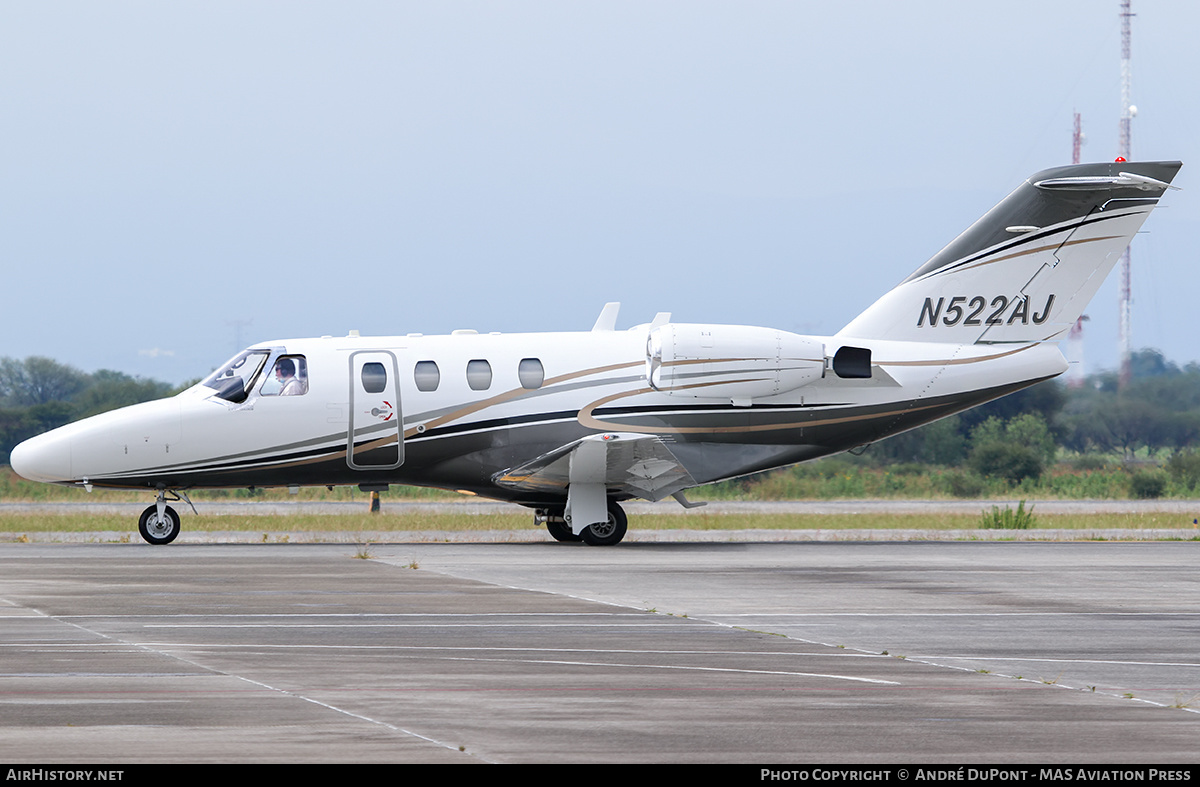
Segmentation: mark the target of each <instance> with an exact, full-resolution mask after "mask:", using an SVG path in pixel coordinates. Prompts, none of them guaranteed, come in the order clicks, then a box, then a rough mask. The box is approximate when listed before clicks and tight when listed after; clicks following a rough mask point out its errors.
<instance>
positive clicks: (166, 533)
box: [138, 505, 179, 544]
mask: <svg viewBox="0 0 1200 787" xmlns="http://www.w3.org/2000/svg"><path fill="white" fill-rule="evenodd" d="M138 532H139V533H141V534H142V538H144V539H145V540H146V541H147V543H150V544H169V543H171V542H172V541H174V540H175V537H176V536H178V535H179V514H177V513H175V509H174V508H171V507H170V506H165V507H164V508H163V515H162V517H159V515H158V506H157V505H152V506H150V507H149V508H147V509H146V510H145V511H143V512H142V515H141V516H140V517H139V518H138Z"/></svg>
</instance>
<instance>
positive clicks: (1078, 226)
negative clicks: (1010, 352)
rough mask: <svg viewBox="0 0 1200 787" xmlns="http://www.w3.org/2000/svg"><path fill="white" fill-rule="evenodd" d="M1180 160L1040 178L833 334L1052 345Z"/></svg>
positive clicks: (1081, 168) (1084, 168)
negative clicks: (1050, 343)
mask: <svg viewBox="0 0 1200 787" xmlns="http://www.w3.org/2000/svg"><path fill="white" fill-rule="evenodd" d="M1179 167H1180V163H1179V162H1144V163H1131V162H1117V163H1113V164H1082V165H1076V166H1070V167H1059V168H1057V169H1048V170H1045V171H1043V172H1039V173H1037V174H1036V175H1034V176H1033V177H1031V178H1029V179H1028V180H1027V181H1025V182H1024V183H1022V184H1021V185H1020V187H1018V188H1017V190H1016V191H1014V192H1013V193H1012V194H1010V195H1009V196H1008V197H1007V198H1006V199H1005V200H1004V201H1003V202H1001V203H1000V204H999V205H997V206H996V207H994V208H992V210H990V211H989V212H988V213H987V215H985V216H984V217H983V218H981V219H980V220H979V221H977V222H975V224H973V225H972V226H971V227H970V229H968V230H967V231H966V232H964V233H963V234H962V235H959V236H958V237H957V238H955V239H954V240H953V241H952V242H951V243H950V244H949V245H948V246H946V248H944V249H942V250H941V251H940V252H938V253H937V254H936V255H934V257H933V258H932V259H931V260H929V262H927V263H925V264H924V265H922V266H921V267H920V268H919V269H918V270H917V271H916V273H914V274H913V275H911V276H909V277H908V278H907V279H905V280H904V281H903V282H902V283H901V284H900V285H899V286H898V287H896V288H895V289H894V290H892V291H891V292H889V293H887V294H886V295H884V296H883V297H882V298H880V299H879V301H877V302H876V303H875V304H874V305H873V306H871V308H869V309H867V310H866V311H865V312H863V313H862V314H860V315H859V316H858V317H857V318H856V319H854V320H853V321H852V322H851V323H850V324H849V325H847V326H846V327H845V328H844V329H843V330H842V331H841V332H840V333H839V334H838V335H839V336H845V337H874V338H888V339H899V340H907V341H918V342H949V343H955V344H974V343H981V342H986V343H1005V342H1040V341H1053V340H1057V339H1059V338H1061V337H1063V335H1064V334H1065V333H1066V332H1067V331H1069V330H1070V329H1071V326H1072V325H1074V324H1075V321H1076V320H1077V319H1078V318H1079V316H1080V315H1081V314H1083V310H1084V308H1086V307H1087V305H1088V302H1089V301H1090V300H1091V299H1092V296H1094V295H1095V294H1096V290H1097V289H1099V287H1100V285H1101V283H1102V282H1103V281H1104V279H1105V277H1106V276H1107V275H1108V273H1109V271H1111V270H1112V268H1113V265H1115V264H1116V262H1117V260H1118V259H1120V257H1121V255H1122V253H1124V251H1125V247H1126V246H1128V245H1129V242H1130V241H1131V240H1132V239H1133V236H1134V234H1135V233H1137V231H1138V230H1139V229H1140V228H1141V226H1142V223H1143V222H1144V221H1145V220H1146V218H1147V217H1148V216H1149V215H1150V211H1151V210H1153V209H1154V206H1155V205H1157V204H1158V200H1159V198H1160V197H1162V195H1163V193H1164V192H1165V191H1166V189H1168V188H1170V183H1171V180H1172V179H1173V178H1174V177H1175V173H1176V172H1178V171H1179Z"/></svg>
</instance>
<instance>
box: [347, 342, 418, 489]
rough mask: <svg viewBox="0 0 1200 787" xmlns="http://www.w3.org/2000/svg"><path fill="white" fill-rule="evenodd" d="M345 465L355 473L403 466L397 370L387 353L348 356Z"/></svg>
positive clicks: (354, 353) (378, 352)
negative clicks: (347, 424)
mask: <svg viewBox="0 0 1200 787" xmlns="http://www.w3.org/2000/svg"><path fill="white" fill-rule="evenodd" d="M346 464H348V465H349V466H350V467H351V468H352V469H354V470H390V469H392V468H396V467H399V466H400V465H402V464H404V418H403V416H402V414H401V410H400V375H399V366H398V364H397V362H396V356H395V355H394V354H392V353H391V352H388V351H387V350H360V351H358V352H353V353H351V354H350V424H349V429H348V430H347V433H346Z"/></svg>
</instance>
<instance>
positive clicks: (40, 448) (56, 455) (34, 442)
mask: <svg viewBox="0 0 1200 787" xmlns="http://www.w3.org/2000/svg"><path fill="white" fill-rule="evenodd" d="M8 463H9V465H11V466H12V469H13V470H14V471H16V473H17V475H19V476H21V477H23V478H28V479H29V480H30V481H44V482H46V483H55V482H61V481H73V480H74V479H73V478H71V440H70V438H69V437H67V436H64V435H56V434H54V433H53V432H50V433H47V434H43V435H38V436H37V437H31V438H29V439H28V440H26V441H25V442H23V443H21V444H20V445H18V446H17V447H16V448H14V449H13V450H12V453H11V454H9V458H8Z"/></svg>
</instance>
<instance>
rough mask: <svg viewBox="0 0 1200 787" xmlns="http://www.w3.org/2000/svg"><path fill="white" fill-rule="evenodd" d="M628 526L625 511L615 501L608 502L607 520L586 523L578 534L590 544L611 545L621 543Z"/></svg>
mask: <svg viewBox="0 0 1200 787" xmlns="http://www.w3.org/2000/svg"><path fill="white" fill-rule="evenodd" d="M628 527H629V519H628V518H627V517H626V516H625V512H624V511H623V510H622V509H621V507H620V506H619V505H617V504H616V503H609V504H608V521H607V522H601V523H597V524H594V525H588V526H587V527H585V528H584V529H583V532H582V533H580V534H579V535H580V536H582V537H583V540H584V541H585V542H586V543H587V544H589V545H590V546H594V547H611V546H613V545H614V544H619V543H621V539H622V538H624V537H625V531H626V530H627V529H628Z"/></svg>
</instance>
